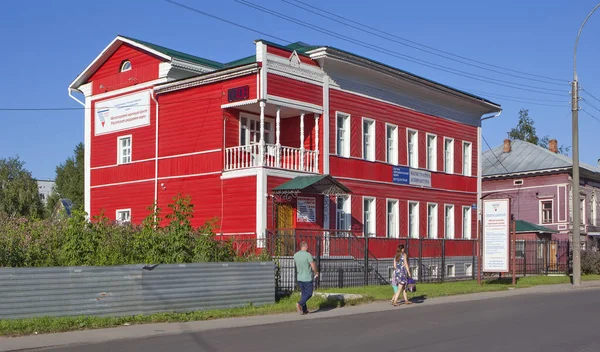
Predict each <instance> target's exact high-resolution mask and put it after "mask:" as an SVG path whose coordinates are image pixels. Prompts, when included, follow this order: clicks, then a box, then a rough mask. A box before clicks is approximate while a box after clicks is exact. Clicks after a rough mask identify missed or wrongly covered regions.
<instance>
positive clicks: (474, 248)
mask: <svg viewBox="0 0 600 352" xmlns="http://www.w3.org/2000/svg"><path fill="white" fill-rule="evenodd" d="M476 256H477V241H473V255H472V256H471V280H475V257H476Z"/></svg>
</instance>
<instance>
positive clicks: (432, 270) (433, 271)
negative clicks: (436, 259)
mask: <svg viewBox="0 0 600 352" xmlns="http://www.w3.org/2000/svg"><path fill="white" fill-rule="evenodd" d="M427 271H428V272H429V277H430V278H431V279H437V277H438V267H437V265H430V266H429V267H428V268H427Z"/></svg>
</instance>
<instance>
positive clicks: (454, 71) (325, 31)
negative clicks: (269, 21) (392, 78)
mask: <svg viewBox="0 0 600 352" xmlns="http://www.w3.org/2000/svg"><path fill="white" fill-rule="evenodd" d="M235 1H236V2H238V3H240V4H242V5H245V6H248V7H252V8H254V9H256V10H258V11H261V12H265V13H268V14H270V15H272V16H275V17H279V18H281V19H284V20H286V21H289V22H292V23H296V24H298V25H300V26H302V27H305V28H309V29H312V30H314V31H317V32H320V33H323V34H327V35H329V36H332V37H335V38H338V39H341V40H344V41H347V42H350V43H352V44H356V45H359V46H362V47H365V48H368V49H371V50H374V51H377V52H380V53H383V54H386V55H390V56H393V57H397V58H400V59H403V60H406V61H409V62H413V63H415V64H418V65H422V66H426V67H429V68H433V69H436V70H440V71H443V72H448V73H451V74H454V75H457V76H461V77H466V78H470V79H473V80H477V81H482V82H487V83H491V84H496V85H500V86H505V87H509V88H513V89H520V90H525V91H531V92H535V93H540V94H547V95H555V96H562V95H561V94H556V93H548V92H562V90H560V89H551V88H544V87H539V86H531V85H526V84H520V83H515V82H510V81H504V80H499V79H495V78H489V77H486V76H481V75H477V74H473V73H469V72H465V71H461V70H457V69H453V68H449V67H447V66H444V65H438V64H435V63H431V62H428V61H424V60H419V59H418V58H415V57H411V56H408V55H404V54H402V53H399V52H397V51H393V50H389V49H386V48H384V47H381V46H378V45H375V44H370V43H367V42H364V41H361V40H358V39H353V38H351V37H348V36H345V35H343V34H340V33H337V32H333V31H330V30H328V29H325V28H323V27H319V26H317V25H315V24H311V25H310V26H309V25H307V23H306V22H305V21H300V20H298V19H296V18H293V17H290V16H287V15H284V14H282V13H279V12H277V11H273V10H270V9H268V8H265V7H262V6H260V5H256V4H253V3H251V2H248V1H245V0H235ZM490 79H493V80H490ZM499 82H502V83H499ZM503 83H504V84H503ZM522 87H525V88H522ZM528 88H533V89H528ZM536 89H537V90H536ZM540 90H542V91H540Z"/></svg>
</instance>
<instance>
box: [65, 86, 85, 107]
mask: <svg viewBox="0 0 600 352" xmlns="http://www.w3.org/2000/svg"><path fill="white" fill-rule="evenodd" d="M74 90H75V89H73V88H71V87H69V97H71V99H73V100H75V101H76V102H78V103H79V104H81V105H82V106H83V107H85V103H84V102H82V101H81V100H79V99H77V98H75V96H73V91H74Z"/></svg>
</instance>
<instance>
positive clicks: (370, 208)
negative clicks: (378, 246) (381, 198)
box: [363, 197, 375, 237]
mask: <svg viewBox="0 0 600 352" xmlns="http://www.w3.org/2000/svg"><path fill="white" fill-rule="evenodd" d="M363 225H364V229H363V233H364V235H365V236H368V237H375V198H367V197H364V198H363Z"/></svg>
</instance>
